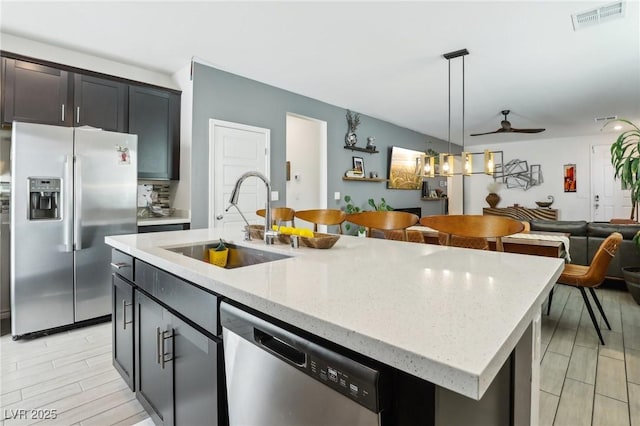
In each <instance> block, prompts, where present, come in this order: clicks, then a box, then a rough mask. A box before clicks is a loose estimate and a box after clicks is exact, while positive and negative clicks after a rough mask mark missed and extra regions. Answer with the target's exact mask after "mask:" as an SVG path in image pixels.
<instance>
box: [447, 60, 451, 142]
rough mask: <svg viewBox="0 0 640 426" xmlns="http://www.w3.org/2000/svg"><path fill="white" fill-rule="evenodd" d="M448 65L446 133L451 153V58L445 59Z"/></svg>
mask: <svg viewBox="0 0 640 426" xmlns="http://www.w3.org/2000/svg"><path fill="white" fill-rule="evenodd" d="M447 63H448V65H449V81H448V83H449V133H448V135H447V143H448V148H447V152H448V153H449V155H451V59H447Z"/></svg>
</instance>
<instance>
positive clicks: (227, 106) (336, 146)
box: [191, 63, 460, 228]
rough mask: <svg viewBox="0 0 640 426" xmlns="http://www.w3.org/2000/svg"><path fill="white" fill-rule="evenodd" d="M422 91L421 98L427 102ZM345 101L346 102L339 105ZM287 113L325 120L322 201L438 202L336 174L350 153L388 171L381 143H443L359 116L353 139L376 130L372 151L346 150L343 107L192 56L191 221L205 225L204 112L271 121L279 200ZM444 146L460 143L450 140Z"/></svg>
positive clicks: (429, 207) (425, 206) (427, 210)
mask: <svg viewBox="0 0 640 426" xmlns="http://www.w3.org/2000/svg"><path fill="white" fill-rule="evenodd" d="M428 101H429V100H428V99H425V102H428ZM347 108H348V106H347ZM289 112H290V113H295V114H300V115H303V116H307V117H311V118H315V119H318V120H323V121H326V122H327V145H328V146H327V155H328V161H327V163H328V170H327V176H328V182H327V189H328V192H327V195H328V200H327V206H328V207H329V208H340V207H341V206H343V205H344V202H343V201H340V202H338V201H335V200H334V199H333V193H334V192H336V191H339V192H340V193H341V194H342V196H343V197H344V195H346V194H348V195H351V196H352V197H353V199H354V200H355V201H357V202H358V203H359V204H362V206H364V205H365V204H366V201H367V199H368V198H374V199H376V201H379V199H380V197H384V198H385V199H386V200H387V202H388V203H389V204H390V205H392V206H394V207H398V208H401V207H418V206H420V207H422V214H423V215H427V214H439V213H441V212H440V206H439V204H440V203H439V202H436V203H433V202H423V201H420V191H419V190H397V189H387V188H386V184H385V183H375V182H347V181H343V180H342V176H343V175H344V172H345V170H348V169H350V168H351V163H352V159H351V157H352V156H359V157H363V158H364V164H365V169H366V171H367V172H369V171H377V172H378V175H379V176H380V177H386V176H387V173H388V161H389V153H388V148H389V147H391V146H393V145H395V146H400V147H403V148H409V149H415V150H419V151H425V150H427V149H428V148H432V149H434V150H435V151H438V152H446V150H447V143H446V142H444V141H441V140H439V139H436V138H432V137H429V136H427V135H423V134H421V133H417V132H414V131H412V130H408V129H405V128H402V127H398V126H396V125H394V124H391V123H388V122H385V121H382V120H378V119H375V118H372V117H368V116H364V115H363V116H362V118H361V120H360V126H359V127H358V129H357V131H356V133H357V134H358V145H357V146H360V147H364V146H365V145H366V139H367V137H368V136H374V137H375V138H376V146H377V147H378V150H379V151H380V153H379V154H369V153H366V152H355V151H354V152H352V151H351V150H346V149H344V148H343V147H344V135H345V132H346V130H347V122H346V119H345V113H346V108H340V107H337V106H334V105H329V104H327V103H324V102H320V101H318V100H315V99H312V98H308V97H306V96H302V95H298V94H296V93H292V92H288V91H286V90H282V89H278V88H276V87H273V86H269V85H266V84H264V83H260V82H257V81H255V80H250V79H247V78H244V77H240V76H238V75H234V74H230V73H227V72H224V71H220V70H217V69H215V68H211V67H208V66H206V65H202V64H199V63H195V64H194V72H193V134H192V142H191V143H192V152H191V156H192V158H191V227H192V228H205V227H207V209H208V205H209V196H210V195H211V193H210V190H209V185H208V181H207V179H208V178H207V176H208V167H209V160H208V158H209V146H208V145H209V134H208V133H209V119H211V118H214V119H218V120H226V121H232V122H237V123H242V124H248V125H251V126H257V127H264V128H268V129H271V185H272V190H274V191H279V192H280V201H277V202H275V203H274V205H280V206H283V205H286V199H285V198H286V181H285V163H286V114H287V113H289ZM451 147H452V151H454V152H456V153H459V152H460V147H458V146H455V145H453V144H452V146H451Z"/></svg>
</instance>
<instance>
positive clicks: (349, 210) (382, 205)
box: [344, 195, 393, 237]
mask: <svg viewBox="0 0 640 426" xmlns="http://www.w3.org/2000/svg"><path fill="white" fill-rule="evenodd" d="M344 201H345V203H347V204H346V206H345V208H344V212H345V213H346V214H353V213H359V212H361V211H363V210H362V209H361V208H360V207H359V206H357V205H356V204H354V202H353V200H352V198H351V196H350V195H345V196H344ZM367 204H369V205H370V206H371V207H373V209H374V210H377V211H383V210H388V211H390V210H393V207H391V206H390V205H388V204H387V201H386V200H385V199H384V198H380V202H379V203H378V204H376V202H375V201H374V199H373V198H369V200H367ZM345 229H346V230H347V231H349V230H350V229H351V224H350V223H348V222H347V224H346V225H345ZM365 231H366V229H365V227H364V226H358V236H361V237H363V236H365Z"/></svg>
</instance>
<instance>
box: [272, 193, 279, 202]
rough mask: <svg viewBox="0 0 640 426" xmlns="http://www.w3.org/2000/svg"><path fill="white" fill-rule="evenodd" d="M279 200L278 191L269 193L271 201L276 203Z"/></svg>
mask: <svg viewBox="0 0 640 426" xmlns="http://www.w3.org/2000/svg"><path fill="white" fill-rule="evenodd" d="M279 199H280V193H279V192H278V191H271V201H278V200H279Z"/></svg>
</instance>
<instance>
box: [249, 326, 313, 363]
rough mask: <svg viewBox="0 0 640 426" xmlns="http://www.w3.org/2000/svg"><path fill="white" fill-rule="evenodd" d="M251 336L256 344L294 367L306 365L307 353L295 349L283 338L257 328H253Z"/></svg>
mask: <svg viewBox="0 0 640 426" xmlns="http://www.w3.org/2000/svg"><path fill="white" fill-rule="evenodd" d="M253 338H254V340H255V342H256V344H257V345H258V346H260V347H262V348H264V349H265V350H266V351H268V352H271V353H272V354H274V355H276V356H277V357H279V358H282V359H283V360H284V361H287V362H289V363H290V364H293V365H295V366H296V367H301V368H304V367H306V366H307V354H305V353H304V352H301V351H299V350H297V349H296V348H294V347H293V346H291V345H289V344H288V343H286V342H284V341H283V340H280V339H278V338H277V337H275V336H272V335H270V334H267V333H265V332H264V331H261V330H258V329H257V328H254V329H253Z"/></svg>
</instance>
